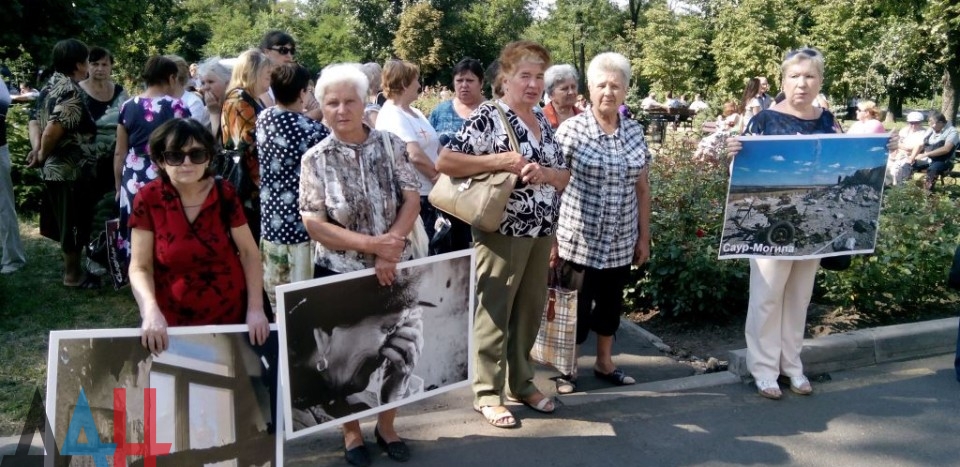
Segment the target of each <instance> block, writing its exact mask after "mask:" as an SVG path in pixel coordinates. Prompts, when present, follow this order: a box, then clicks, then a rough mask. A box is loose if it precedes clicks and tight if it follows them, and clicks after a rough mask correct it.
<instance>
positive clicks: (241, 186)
mask: <svg viewBox="0 0 960 467" xmlns="http://www.w3.org/2000/svg"><path fill="white" fill-rule="evenodd" d="M238 89H239V88H238ZM239 92H240V97H241V99H243V101H244V102H246V103H247V104H249V105H250V106H251V107H253V108H254V109H255V110H256V113H257V114H259V113H260V110H262V106H261V105H260V104H259V103H258V102H257V101H255V100H254V99H253V98H252V97H250V95H249V94H247V93H246V92H245V91H244V90H243V89H239ZM222 132H223V128H220V129H219V130H218V135H217V140H218V141H222V140H223V138H222V137H221V136H220V135H221V134H222ZM249 147H250V145H249V144H248V143H246V142H245V141H241V142H240V143H239V144H238V145H237V147H235V148H223V149H221V150H220V151H219V152H218V153H217V161H216V173H217V175H220V177H221V178H223V179H224V180H227V181H229V182H230V183H231V184H233V186H234V188H236V190H237V196H238V197H239V198H240V200H241V201H242V202H243V203H244V205H245V206H246V204H248V202H249V201H250V199H251V195H252V194H253V192H254V191H256V189H257V187H256V185H254V183H253V179H252V178H250V173H249V172H248V171H247V168H246V167H245V166H244V163H243V162H244V160H243V154H244V153H245V152H246V151H247V149H248V148H249ZM247 207H249V208H254V207H256V206H247ZM257 209H259V207H257Z"/></svg>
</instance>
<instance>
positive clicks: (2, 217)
mask: <svg viewBox="0 0 960 467" xmlns="http://www.w3.org/2000/svg"><path fill="white" fill-rule="evenodd" d="M10 168H11V164H10V146H9V145H6V144H4V145H3V146H0V253H2V255H0V267H5V266H9V267H17V266H22V265H23V264H24V263H26V262H27V257H26V255H25V254H24V252H23V245H21V243H20V225H19V223H18V221H17V210H16V201H15V200H14V198H13V180H12V179H11V178H10Z"/></svg>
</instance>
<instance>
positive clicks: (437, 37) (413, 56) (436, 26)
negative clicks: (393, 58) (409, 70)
mask: <svg viewBox="0 0 960 467" xmlns="http://www.w3.org/2000/svg"><path fill="white" fill-rule="evenodd" d="M442 21H443V13H441V12H440V10H437V9H436V8H434V7H433V5H431V4H430V2H428V1H421V2H417V3H411V4H407V5H406V7H405V8H404V9H403V13H401V14H400V27H399V28H397V33H396V35H395V36H394V38H393V48H394V50H395V51H396V53H397V56H398V57H400V58H402V59H404V60H408V61H411V62H414V63H417V64H419V65H420V69H421V71H422V72H423V73H429V72H432V71H436V70H438V69H439V68H440V65H441V64H443V63H444V62H445V61H446V60H445V58H446V57H443V55H442V54H443V41H442V40H441V37H442V36H443V34H442V32H443V31H442V30H441V27H440V25H441V22H442Z"/></svg>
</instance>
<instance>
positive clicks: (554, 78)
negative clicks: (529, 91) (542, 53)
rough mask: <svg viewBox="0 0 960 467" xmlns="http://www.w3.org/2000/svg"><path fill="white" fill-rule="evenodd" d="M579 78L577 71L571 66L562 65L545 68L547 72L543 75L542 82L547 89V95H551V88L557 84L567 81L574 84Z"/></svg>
mask: <svg viewBox="0 0 960 467" xmlns="http://www.w3.org/2000/svg"><path fill="white" fill-rule="evenodd" d="M579 78H580V75H578V74H577V69H576V68H574V67H573V65H568V64H566V63H563V64H560V65H554V66H552V67H550V68H547V71H546V72H545V73H544V74H543V81H544V84H546V87H547V95H548V96H549V95H550V94H553V88H555V87H556V86H557V85H558V84H560V83H562V82H564V81H566V80H568V79H572V80H573V81H574V82H576V81H577V80H579Z"/></svg>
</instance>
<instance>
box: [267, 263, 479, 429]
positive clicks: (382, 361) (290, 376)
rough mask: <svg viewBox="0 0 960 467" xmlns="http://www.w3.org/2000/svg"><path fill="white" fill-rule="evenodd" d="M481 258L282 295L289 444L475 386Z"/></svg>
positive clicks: (315, 283) (295, 287)
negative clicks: (382, 280) (389, 279)
mask: <svg viewBox="0 0 960 467" xmlns="http://www.w3.org/2000/svg"><path fill="white" fill-rule="evenodd" d="M474 262H475V257H474V251H473V250H472V249H471V250H463V251H459V252H454V253H448V254H444V255H437V256H431V257H429V258H423V259H419V260H414V261H408V262H405V263H401V264H400V265H399V267H398V271H397V277H396V280H395V281H394V283H393V284H392V285H391V286H387V287H383V286H380V284H379V283H378V281H377V278H376V276H375V275H374V272H373V269H366V270H363V271H357V272H353V273H346V274H338V275H336V276H332V277H326V278H322V279H314V280H310V281H304V282H298V283H295V284H288V285H284V286H281V287H278V288H277V308H278V311H277V323H278V325H279V328H280V342H281V344H280V376H281V380H282V385H281V386H282V388H283V391H284V397H283V401H284V420H285V421H286V426H285V428H286V435H287V438H288V439H289V438H296V437H300V436H304V435H307V434H310V433H315V432H317V431H320V430H323V429H326V428H329V427H336V426H339V425H341V424H343V423H344V422H347V421H351V420H356V419H358V418H361V417H364V416H367V415H372V414H376V413H379V412H382V411H384V410H387V409H391V408H395V407H399V406H401V405H404V404H408V403H410V402H414V401H417V400H421V399H424V398H427V397H430V396H433V395H437V394H440V393H443V392H446V391H449V390H452V389H456V388H460V387H464V386H466V385H469V384H470V379H471V377H472V374H471V367H472V366H471V359H470V354H471V352H470V349H471V346H472V332H471V331H472V329H473V307H474V287H475V286H474V284H475V282H476V281H475V279H474V270H475V268H474Z"/></svg>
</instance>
